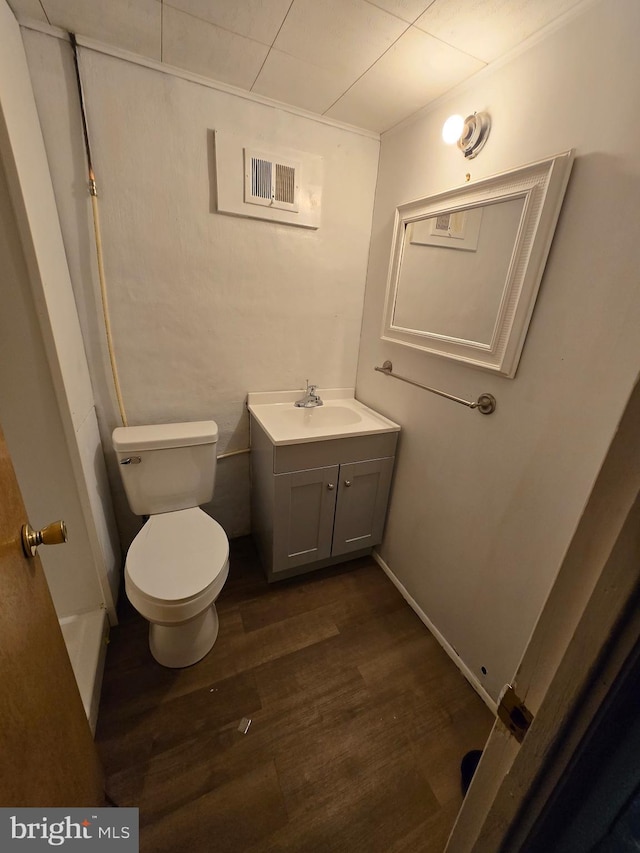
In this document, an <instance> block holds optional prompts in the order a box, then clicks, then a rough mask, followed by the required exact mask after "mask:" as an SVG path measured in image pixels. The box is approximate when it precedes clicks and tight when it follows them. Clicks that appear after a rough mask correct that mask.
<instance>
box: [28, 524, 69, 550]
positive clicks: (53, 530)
mask: <svg viewBox="0 0 640 853" xmlns="http://www.w3.org/2000/svg"><path fill="white" fill-rule="evenodd" d="M21 533H22V549H23V551H24V553H25V554H26V555H27V557H35V555H36V553H37V551H38V545H61V544H62V543H63V542H66V541H67V525H66V524H65V523H64V521H54V522H52V523H51V524H47V526H46V527H43V528H42V530H34V529H33V527H32V526H31V525H30V524H29V522H27V523H26V524H23V525H22V531H21Z"/></svg>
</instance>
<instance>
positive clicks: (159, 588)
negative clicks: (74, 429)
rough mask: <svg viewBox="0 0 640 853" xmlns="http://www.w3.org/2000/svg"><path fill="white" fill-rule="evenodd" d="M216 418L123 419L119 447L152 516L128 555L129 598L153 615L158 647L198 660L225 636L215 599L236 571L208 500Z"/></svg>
mask: <svg viewBox="0 0 640 853" xmlns="http://www.w3.org/2000/svg"><path fill="white" fill-rule="evenodd" d="M217 440H218V427H217V425H216V423H215V422H214V421H195V422H192V423H178V424H156V425H148V426H133V427H118V428H117V429H115V430H114V431H113V447H114V450H115V451H116V457H117V460H118V463H119V465H120V473H121V475H122V482H123V485H124V488H125V492H126V495H127V500H128V501H129V506H130V507H131V509H132V510H133V512H134V513H136V514H137V515H146V516H149V517H148V520H147V521H146V522H145V524H144V525H143V527H142V529H141V530H140V532H139V533H138V535H137V536H136V537H135V539H134V540H133V542H132V543H131V546H130V547H129V551H128V553H127V559H126V563H125V572H124V577H125V590H126V593H127V597H128V598H129V601H130V602H131V603H132V604H133V606H134V607H135V608H136V610H137V611H138V612H139V613H140V614H141V615H142V616H144V618H145V619H147V620H148V621H149V647H150V650H151V654H152V655H153V657H154V658H155V659H156V660H157V661H158V663H160V664H162V665H163V666H168V667H184V666H191V664H194V663H197V661H199V660H201V659H202V658H203V657H204V656H205V655H206V654H207V652H209V651H210V649H211V648H212V646H213V644H214V643H215V641H216V638H217V636H218V614H217V612H216V608H215V604H214V602H215V600H216V598H217V597H218V595H219V593H220V591H221V590H222V587H223V585H224V582H225V581H226V579H227V575H228V573H229V542H228V540H227V536H226V534H225V532H224V530H223V529H222V527H221V526H220V525H219V524H218V522H217V521H214V519H213V518H211V517H210V516H209V515H207V513H205V512H204V511H203V510H202V509H200V505H201V504H204V503H207V502H208V501H210V500H211V498H212V496H213V490H214V484H215V473H216V450H215V446H216V442H217Z"/></svg>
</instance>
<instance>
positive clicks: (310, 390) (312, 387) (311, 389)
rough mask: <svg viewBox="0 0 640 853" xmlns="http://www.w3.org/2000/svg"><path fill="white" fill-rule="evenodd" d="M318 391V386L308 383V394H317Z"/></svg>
mask: <svg viewBox="0 0 640 853" xmlns="http://www.w3.org/2000/svg"><path fill="white" fill-rule="evenodd" d="M317 389H318V386H317V385H309V383H308V382H307V394H315V393H316V391H317Z"/></svg>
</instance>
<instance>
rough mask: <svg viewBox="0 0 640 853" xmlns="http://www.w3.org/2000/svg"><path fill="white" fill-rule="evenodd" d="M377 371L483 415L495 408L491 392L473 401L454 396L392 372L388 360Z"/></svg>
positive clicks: (376, 368)
mask: <svg viewBox="0 0 640 853" xmlns="http://www.w3.org/2000/svg"><path fill="white" fill-rule="evenodd" d="M374 370H377V371H378V373H384V374H385V376H393V378H394V379H400V380H401V381H402V382H408V383H409V385H415V386H416V388H422V389H423V390H424V391H430V392H431V393H432V394H437V395H438V396H439V397H446V399H447V400H453V402H454V403H461V404H462V405H463V406H467V407H468V408H469V409H477V410H478V411H479V412H480V413H481V414H483V415H490V414H491V413H492V412H495V410H496V405H497V403H496V398H495V397H494V396H493V394H480V396H479V397H478V399H477V400H476V401H475V402H472V401H471V400H463V399H462V398H461V397H454V396H453V394H447V393H446V392H445V391H438V389H437V388H429V386H428V385H421V384H420V383H419V382H414V381H413V379H408V378H407V377H406V376H400V374H399V373H394V372H393V364H392V363H391V362H390V361H388V360H387V361H385V362H384V364H383V365H382V367H375V368H374Z"/></svg>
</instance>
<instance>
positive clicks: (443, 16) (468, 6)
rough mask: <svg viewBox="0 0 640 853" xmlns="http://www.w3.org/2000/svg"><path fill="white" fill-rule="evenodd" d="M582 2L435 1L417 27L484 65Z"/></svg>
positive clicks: (519, 0) (516, 0)
mask: <svg viewBox="0 0 640 853" xmlns="http://www.w3.org/2000/svg"><path fill="white" fill-rule="evenodd" d="M579 2H580V0H534V2H532V0H435V3H433V4H432V5H431V6H429V8H428V9H427V10H426V11H425V12H424V14H423V15H421V16H420V17H419V18H418V20H417V21H416V24H415V25H416V26H417V27H418V28H419V29H421V30H424V31H425V32H428V33H431V34H432V35H434V36H436V37H437V38H439V39H442V40H443V41H445V42H447V44H450V45H453V46H454V47H457V48H458V49H459V50H463V51H465V52H466V53H470V54H471V55H472V56H477V57H478V58H479V59H483V60H484V61H485V62H490V61H491V60H493V59H497V58H498V57H499V56H501V55H502V54H504V53H506V52H507V51H508V50H511V48H513V47H515V46H516V45H517V44H518V43H519V42H521V41H523V40H524V39H526V38H528V37H529V36H530V35H532V34H533V33H535V32H536V31H537V30H539V29H540V28H541V27H543V26H544V25H545V24H547V23H549V22H550V21H552V20H554V18H557V17H558V16H560V15H562V14H563V12H566V11H567V10H568V9H570V8H571V7H572V6H576V5H577V3H579Z"/></svg>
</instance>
